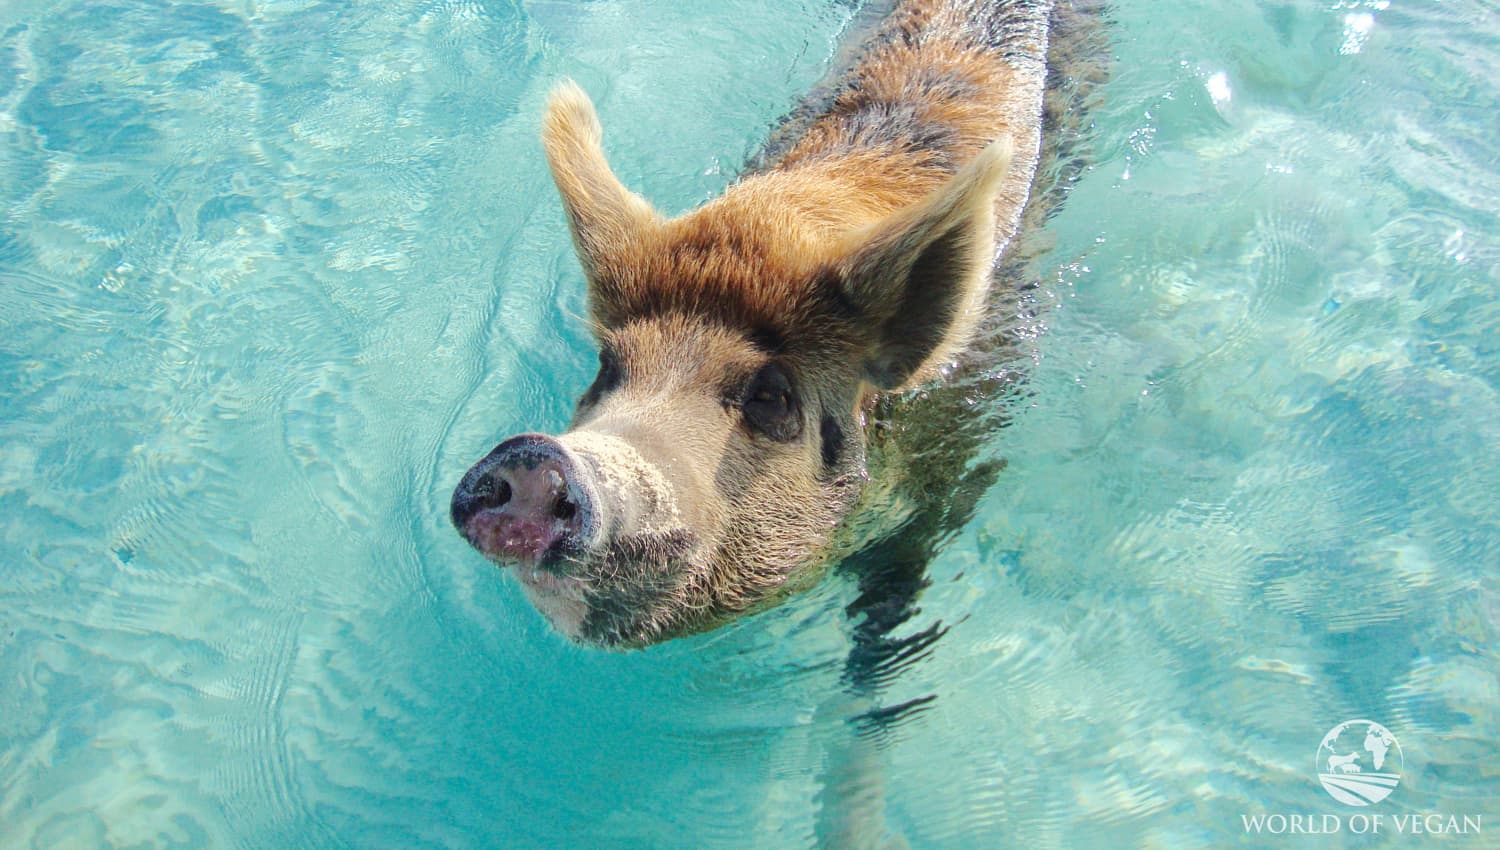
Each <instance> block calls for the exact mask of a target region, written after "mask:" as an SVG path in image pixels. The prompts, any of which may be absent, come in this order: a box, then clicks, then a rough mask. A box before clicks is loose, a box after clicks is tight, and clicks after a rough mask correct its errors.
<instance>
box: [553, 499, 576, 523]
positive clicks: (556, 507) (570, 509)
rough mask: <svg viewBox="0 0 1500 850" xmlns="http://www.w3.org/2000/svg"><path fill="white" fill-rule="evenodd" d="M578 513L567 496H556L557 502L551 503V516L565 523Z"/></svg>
mask: <svg viewBox="0 0 1500 850" xmlns="http://www.w3.org/2000/svg"><path fill="white" fill-rule="evenodd" d="M577 513H578V506H577V505H575V504H574V503H573V501H572V500H571V499H569V498H568V497H567V496H558V497H557V501H556V502H553V503H552V515H553V516H555V517H557V518H558V519H560V520H562V521H564V522H567V521H568V520H570V519H572V518H573V517H574V516H575V515H576V514H577Z"/></svg>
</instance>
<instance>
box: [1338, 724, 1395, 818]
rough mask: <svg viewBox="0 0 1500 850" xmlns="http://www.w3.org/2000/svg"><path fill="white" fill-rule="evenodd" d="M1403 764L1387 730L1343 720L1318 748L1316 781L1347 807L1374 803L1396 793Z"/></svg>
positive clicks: (1378, 726)
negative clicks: (1320, 782) (1393, 792)
mask: <svg viewBox="0 0 1500 850" xmlns="http://www.w3.org/2000/svg"><path fill="white" fill-rule="evenodd" d="M1405 764H1406V762H1405V759H1404V758H1403V757H1402V755H1401V744H1400V743H1399V742H1398V741H1397V740H1396V736H1395V735H1392V734H1391V730H1389V729H1387V728H1385V727H1384V726H1381V725H1380V724H1379V723H1375V722H1373V721H1370V720H1346V721H1344V722H1343V723H1340V724H1339V725H1337V726H1335V727H1333V728H1332V729H1330V730H1328V734H1327V735H1324V736H1323V744H1322V746H1320V747H1318V779H1319V780H1321V781H1322V783H1323V790H1325V791H1327V792H1328V794H1329V796H1331V797H1333V799H1335V800H1338V801H1339V802H1340V803H1345V804H1347V805H1350V806H1368V805H1371V804H1372V803H1378V802H1380V801H1381V800H1384V799H1385V798H1386V797H1389V796H1390V795H1391V792H1392V791H1394V790H1396V785H1397V783H1399V782H1400V781H1401V769H1402V767H1404V766H1405Z"/></svg>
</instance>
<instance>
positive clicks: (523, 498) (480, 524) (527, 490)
mask: <svg viewBox="0 0 1500 850" xmlns="http://www.w3.org/2000/svg"><path fill="white" fill-rule="evenodd" d="M593 503H594V500H593V499H592V498H591V497H590V494H589V488H588V487H586V486H585V484H584V482H583V480H582V471H581V470H580V468H579V465H578V464H577V462H576V461H575V459H574V457H573V455H572V454H571V453H570V452H569V451H568V450H567V449H565V448H564V447H563V446H562V444H561V443H559V442H558V441H557V440H554V439H553V438H551V437H547V436H544V435H541V434H522V435H520V436H518V437H511V438H510V439H508V440H506V441H505V442H503V443H501V444H500V445H498V446H496V447H495V449H494V451H492V452H490V453H489V455H488V456H486V457H485V458H484V460H481V461H480V462H479V463H476V464H474V466H473V467H472V468H471V469H470V470H469V472H468V474H467V475H465V476H464V478H463V480H462V481H460V482H459V485H458V488H457V489H456V490H454V491H453V502H452V504H451V506H450V513H451V516H452V519H453V525H454V527H456V528H457V529H458V530H459V532H460V533H461V534H463V536H464V537H465V538H466V539H467V540H468V541H469V543H470V544H472V545H473V546H474V548H476V549H478V550H479V551H480V552H482V553H483V554H485V555H486V556H488V557H489V558H491V559H494V560H500V561H512V562H520V563H524V564H528V565H537V564H540V563H542V562H543V561H549V562H550V561H553V560H555V559H556V558H557V557H558V556H560V555H563V554H566V553H567V552H568V551H569V550H577V549H578V548H580V547H581V546H583V545H584V544H585V541H584V540H583V538H584V537H585V536H586V535H587V533H588V531H589V530H590V529H592V528H593V526H594V522H593V520H594V517H593V514H594V504H593Z"/></svg>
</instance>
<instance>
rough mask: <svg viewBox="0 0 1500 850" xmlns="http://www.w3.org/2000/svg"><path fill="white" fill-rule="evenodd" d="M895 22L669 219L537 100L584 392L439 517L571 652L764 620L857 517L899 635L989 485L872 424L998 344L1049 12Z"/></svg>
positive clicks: (951, 431) (922, 16)
mask: <svg viewBox="0 0 1500 850" xmlns="http://www.w3.org/2000/svg"><path fill="white" fill-rule="evenodd" d="M887 5H888V6H890V7H891V8H890V9H889V12H888V14H886V15H884V17H882V19H881V22H880V23H879V24H878V25H877V26H876V27H875V28H874V33H873V35H872V36H871V37H870V38H869V39H868V40H867V41H865V42H863V46H862V48H861V49H859V50H858V51H857V52H856V53H854V54H853V56H852V57H851V59H850V63H849V70H848V71H847V72H846V73H844V74H843V75H841V77H840V78H839V79H838V80H837V81H836V82H834V83H833V84H832V85H830V86H828V87H823V88H821V89H820V90H819V91H818V92H815V93H814V94H813V95H812V96H810V97H809V99H808V101H807V102H806V103H805V104H804V106H803V107H802V108H800V109H799V110H798V111H797V112H796V113H794V114H793V116H792V117H791V118H789V119H788V121H787V122H786V123H785V124H784V125H783V127H782V128H781V130H779V131H778V132H777V133H776V134H775V135H774V136H773V137H772V140H771V142H770V143H769V144H768V146H767V148H766V151H765V152H764V153H763V154H762V155H761V156H760V157H759V158H758V159H757V162H756V163H755V164H754V167H753V170H752V172H751V173H749V174H748V175H747V176H745V177H743V178H742V179H741V180H740V181H738V182H737V183H735V184H734V185H733V186H731V187H729V189H727V190H726V191H725V193H724V195H723V196H721V197H720V198H718V199H716V200H714V201H712V202H710V203H708V204H706V205H704V206H703V207H701V208H699V209H697V210H694V211H692V212H690V213H687V214H685V215H683V216H681V217H679V218H676V219H670V220H669V219H666V218H664V217H662V216H661V215H659V214H658V213H656V212H655V210H653V209H652V208H651V207H650V205H649V204H647V203H646V202H645V201H644V200H642V199H641V198H639V197H638V196H636V195H634V194H632V193H631V192H629V191H628V190H627V189H625V188H624V187H623V186H622V185H620V183H619V182H618V180H616V179H615V177H614V175H613V174H612V173H611V172H610V170H609V167H608V165H607V163H606V162H605V160H604V157H603V152H602V149H601V148H600V136H599V128H598V124H597V121H596V119H595V118H594V114H593V109H592V106H591V105H590V104H589V102H588V100H587V98H586V97H585V96H584V95H583V93H582V92H581V91H579V90H578V89H577V88H576V87H572V86H571V85H566V86H563V87H560V88H559V90H558V91H557V93H556V94H555V95H554V98H553V101H552V104H551V106H550V108H549V113H548V116H547V121H546V127H545V131H544V140H545V143H546V148H547V153H548V158H549V160H550V162H551V165H552V169H553V175H554V178H555V179H556V182H557V184H558V188H559V190H560V192H561V194H562V197H563V201H564V206H565V208H566V209H567V212H568V217H569V223H570V225H571V229H572V232H573V237H574V242H575V245H576V247H577V249H578V252H579V256H580V259H581V261H582V263H583V267H584V270H585V273H586V275H587V277H588V280H589V300H590V312H591V314H592V319H593V322H594V326H595V334H596V336H597V337H598V339H599V341H600V345H601V357H600V373H599V376H598V378H597V379H596V380H595V382H594V384H593V386H591V387H590V388H589V390H588V392H587V393H585V395H584V397H583V398H582V399H581V400H580V402H579V407H578V412H577V415H576V416H575V419H574V422H573V425H572V427H571V428H570V430H569V431H568V432H567V433H565V434H563V435H561V436H560V437H557V438H551V437H545V436H542V435H523V436H521V437H518V438H513V439H512V440H508V441H506V442H505V443H502V444H501V445H500V446H498V447H497V448H496V449H495V451H493V452H491V454H490V456H489V457H487V458H485V459H484V460H483V461H481V462H480V463H479V464H477V465H476V466H475V467H474V468H473V469H471V470H470V472H469V474H468V475H467V476H465V479H464V481H463V482H462V483H461V484H460V485H459V487H458V489H457V491H456V492H455V494H454V499H453V509H452V511H453V520H454V524H455V525H456V526H457V527H458V528H459V530H460V531H461V532H462V533H463V534H464V536H465V537H466V538H467V539H468V540H469V541H470V542H471V543H472V544H474V545H475V547H476V548H478V549H479V550H480V551H482V552H483V553H484V554H486V555H487V556H489V557H491V558H492V559H494V560H496V561H498V562H501V563H506V564H513V565H515V566H516V567H517V570H518V576H519V578H520V579H521V581H522V584H523V586H524V587H525V589H526V591H527V593H528V595H529V596H530V597H531V598H532V600H533V601H534V602H535V603H536V605H537V607H538V608H539V609H540V610H541V611H542V612H543V613H544V614H545V615H546V616H547V617H548V619H549V620H550V621H551V622H552V623H553V625H554V626H556V627H557V628H558V629H559V630H560V631H562V632H563V633H564V634H566V635H568V636H569V637H571V638H573V639H575V640H579V641H582V642H588V643H594V644H598V645H604V646H613V647H625V646H641V645H645V644H650V643H654V642H658V641H661V640H665V639H669V638H672V637H676V636H679V635H682V634H687V633H691V632H694V631H701V630H703V629H706V628H711V627H713V626H715V625H717V624H719V623H722V622H724V621H725V620H727V619H730V618H733V617H735V616H738V615H741V614H744V613H746V612H748V611H753V610H757V609H759V608H762V607H764V606H766V605H768V604H771V603H773V602H775V601H777V600H778V599H781V598H783V597H784V595H785V594H786V593H788V592H790V591H791V590H794V589H796V588H798V587H802V586H805V585H806V584H807V583H808V582H810V581H812V580H814V579H815V578H816V577H817V576H818V575H820V574H821V571H822V569H821V568H822V567H824V566H826V565H827V564H828V563H829V562H830V561H831V560H835V559H837V558H839V557H842V556H844V555H847V554H849V549H848V548H847V547H848V546H849V545H850V539H851V537H850V535H848V534H847V533H845V532H842V531H841V529H847V528H849V527H850V525H849V522H848V521H849V520H850V517H851V514H853V513H855V512H859V511H861V510H863V511H866V512H868V511H870V510H875V511H879V512H885V513H887V514H889V515H890V516H888V517H887V519H889V520H891V522H888V523H878V524H877V525H879V526H883V527H886V528H889V527H890V526H892V525H906V526H908V527H907V528H906V529H905V530H904V531H903V532H901V533H897V534H893V535H885V534H880V535H876V537H877V538H878V539H877V540H876V541H874V542H873V543H872V544H871V545H870V546H866V547H862V548H863V549H864V551H863V553H862V555H861V556H860V557H856V558H854V559H852V560H853V561H854V562H860V561H869V562H870V566H869V569H867V570H866V574H865V575H863V576H862V580H864V581H865V582H866V583H867V585H868V591H867V595H868V593H875V592H879V591H880V588H881V587H886V588H887V589H888V590H889V592H891V593H892V594H895V597H896V600H895V601H896V603H897V604H895V605H887V606H885V608H886V609H888V610H889V611H894V612H899V616H901V617H904V616H905V611H906V610H907V607H908V605H909V602H910V598H911V596H912V595H914V594H915V592H916V591H917V590H918V589H919V588H920V586H921V582H922V579H921V577H920V567H921V563H922V562H923V561H924V560H925V555H926V552H927V551H928V549H929V548H930V546H931V541H932V539H933V538H934V535H935V534H937V533H938V532H939V531H940V529H941V527H942V526H944V525H951V524H952V523H953V522H955V521H959V520H961V518H962V516H966V512H967V508H965V507H962V504H963V503H965V502H971V501H972V499H964V498H962V497H961V496H960V495H959V493H958V491H959V490H962V489H965V488H967V489H969V490H976V491H977V490H978V489H982V487H983V486H985V485H986V484H987V482H988V480H989V479H990V477H991V476H992V474H993V473H992V470H990V469H987V468H976V469H969V468H968V464H967V461H968V459H969V456H970V455H971V454H972V452H973V447H974V440H975V439H977V434H976V432H975V431H974V429H972V428H965V427H961V426H959V425H958V423H955V422H946V423H942V424H941V425H940V426H939V427H937V428H935V429H932V434H933V437H932V439H933V440H934V441H935V442H934V443H933V444H931V445H924V446H920V447H916V448H914V449H913V448H912V447H908V450H901V449H900V448H899V447H898V446H895V445H893V444H892V442H891V440H890V439H888V438H885V437H882V438H881V439H879V440H877V442H876V444H875V450H874V451H872V450H871V441H870V440H869V439H868V437H867V428H868V425H869V421H870V418H871V415H872V413H874V412H875V411H876V409H877V407H876V406H877V405H880V409H881V410H882V411H884V413H891V412H893V411H895V410H897V409H899V408H901V407H902V406H903V405H901V404H900V403H899V402H897V403H893V402H891V401H890V399H891V398H892V395H891V393H893V392H897V391H901V390H905V389H909V388H911V387H913V386H917V385H920V384H924V383H928V382H931V381H932V380H934V379H935V378H936V377H938V375H939V373H940V371H941V370H942V369H943V367H945V366H946V365H948V364H950V363H952V362H953V361H954V360H955V358H958V357H959V356H960V355H961V354H962V353H963V352H965V351H966V350H974V348H975V343H976V332H978V334H977V339H978V343H979V344H978V347H979V348H986V347H987V346H988V345H989V344H990V343H992V342H993V341H994V340H996V339H998V338H999V337H998V336H997V335H996V334H994V333H990V332H988V331H987V330H986V329H989V328H993V327H995V326H996V325H995V322H996V319H997V317H998V316H1000V315H1001V314H1003V313H1004V312H1005V308H1001V309H997V308H996V305H1003V304H1013V303H1014V299H1013V298H1010V297H1007V296H1005V295H1003V294H1002V295H1000V296H999V297H996V293H995V290H996V289H997V287H995V286H992V279H993V278H994V277H995V275H994V274H993V269H994V264H995V262H996V259H997V257H1002V256H1008V255H1014V254H1015V253H1016V252H1015V251H1010V252H1009V254H1007V252H1006V249H1007V248H1008V247H1009V246H1011V245H1012V243H1013V242H1014V241H1015V237H1016V234H1017V231H1018V228H1019V227H1020V226H1021V224H1022V222H1023V220H1025V219H1026V218H1028V217H1034V216H1036V215H1038V214H1039V213H1038V212H1037V211H1038V210H1039V209H1040V205H1039V204H1037V203H1033V204H1032V205H1031V206H1030V207H1028V205H1027V202H1028V198H1030V197H1031V191H1032V186H1033V179H1034V177H1036V175H1037V165H1038V162H1039V159H1040V158H1041V154H1042V153H1043V151H1044V149H1043V148H1042V147H1041V143H1040V140H1041V134H1042V130H1043V124H1044V94H1045V92H1046V90H1047V75H1048V70H1047V63H1046V61H1045V59H1046V56H1047V52H1048V39H1047V34H1048V23H1049V19H1050V18H1051V15H1052V9H1051V6H1052V4H1051V3H1048V2H1026V0H1011V2H986V1H985V0H907V2H898V3H892V4H887ZM882 11H884V10H882ZM1056 88H1057V87H1056V86H1054V90H1056ZM1004 283H1005V281H1001V286H1003V285H1004ZM1002 324H1003V323H1002ZM882 399H885V401H884V402H882ZM950 402H951V399H947V400H945V396H943V394H942V393H937V394H936V396H935V398H930V399H929V405H930V406H936V407H942V406H944V405H945V404H948V403H950ZM934 403H935V404H934ZM969 406H970V407H972V404H970V405H969ZM913 412H915V411H913ZM929 412H930V413H931V414H934V415H937V416H951V415H952V413H953V411H947V410H930V411H929ZM967 413H968V415H969V418H973V411H972V410H970V411H968V412H967ZM882 415H884V414H882ZM888 430H890V431H892V432H893V433H895V434H897V437H896V438H895V439H896V441H897V442H899V439H900V436H901V435H904V436H906V437H908V438H910V437H912V436H916V435H920V434H922V433H923V432H924V431H925V430H926V429H923V428H921V427H906V426H901V427H897V428H894V429H888ZM915 457H924V458H925V459H926V460H925V461H923V462H922V463H920V464H918V463H908V462H907V461H910V459H911V458H915ZM870 459H877V460H881V461H882V464H881V465H880V466H877V467H872V466H870V465H868V463H867V462H868V461H869V460H870ZM893 459H894V460H895V464H894V466H895V467H898V468H881V467H890V466H892V464H890V463H888V462H889V461H891V460H893ZM872 479H873V480H872ZM913 485H915V486H913ZM894 493H902V494H905V495H903V496H902V497H900V498H895V497H892V496H891V495H890V494H894ZM876 494H880V495H879V497H878V498H875V497H874V496H876ZM955 499H956V500H957V502H955V501H954V500H955ZM860 525H861V526H863V525H865V524H860ZM882 553H883V554H882ZM882 576H883V577H885V578H880V577H882ZM877 579H878V580H877ZM886 579H889V581H887V580H886ZM888 621H889V617H885V618H883V619H882V618H879V617H875V616H871V617H870V618H868V620H867V623H868V625H867V627H868V628H875V629H878V630H879V631H880V632H881V633H882V634H883V632H884V631H885V630H886V629H888V628H889V627H890V623H889V622H888ZM871 663H874V662H871Z"/></svg>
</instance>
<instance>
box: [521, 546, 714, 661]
mask: <svg viewBox="0 0 1500 850" xmlns="http://www.w3.org/2000/svg"><path fill="white" fill-rule="evenodd" d="M699 555H700V553H698V551H697V547H696V546H694V538H693V537H692V535H690V534H688V533H687V532H686V531H677V532H667V533H654V534H649V535H641V534H637V535H631V536H629V537H626V538H622V539H616V540H610V541H607V542H605V543H604V544H603V545H601V546H600V547H599V548H598V549H597V550H595V551H593V552H588V553H584V552H574V553H570V555H569V556H568V557H566V558H562V559H542V560H541V561H540V562H537V563H521V564H516V563H514V562H512V563H511V564H509V565H508V566H510V567H511V568H512V569H510V570H508V571H510V572H513V573H514V575H515V577H516V580H517V581H519V582H520V584H521V589H522V590H523V591H524V592H525V594H526V598H527V599H528V600H530V602H531V604H532V605H533V606H534V607H535V608H536V609H537V611H539V612H540V613H541V614H542V616H543V617H545V618H546V619H547V621H548V622H549V623H550V624H551V625H552V627H553V628H554V629H556V630H557V631H558V632H559V633H560V634H561V635H563V636H564V637H566V638H567V639H569V640H571V641H573V642H575V643H579V644H584V645H589V646H595V647H600V648H604V649H630V648H636V647H642V646H646V645H649V644H652V643H656V642H658V641H660V640H663V639H664V635H666V634H667V633H669V632H671V631H672V630H673V629H674V628H675V627H676V626H677V625H678V624H679V622H680V620H681V618H682V616H683V614H684V613H685V611H684V606H683V605H682V604H681V603H682V601H683V599H684V598H685V597H686V596H688V595H690V591H689V588H690V587H692V586H693V585H694V584H695V583H696V579H697V578H698V577H701V576H703V575H704V570H703V569H702V568H700V567H697V566H695V563H696V562H697V561H699V560H701V558H700V557H699Z"/></svg>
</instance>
